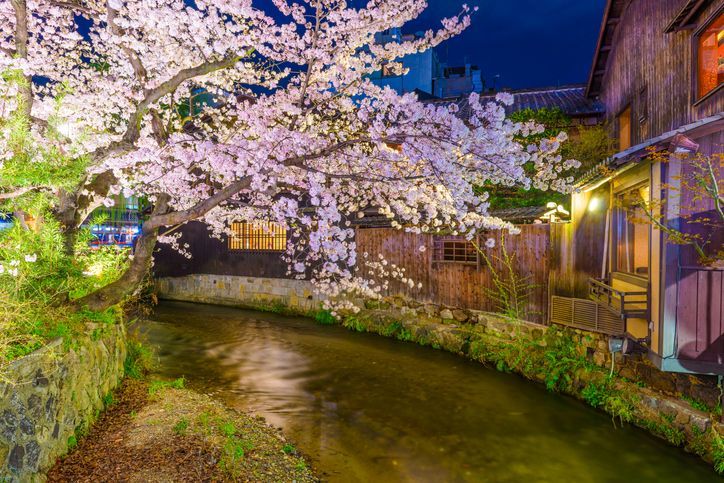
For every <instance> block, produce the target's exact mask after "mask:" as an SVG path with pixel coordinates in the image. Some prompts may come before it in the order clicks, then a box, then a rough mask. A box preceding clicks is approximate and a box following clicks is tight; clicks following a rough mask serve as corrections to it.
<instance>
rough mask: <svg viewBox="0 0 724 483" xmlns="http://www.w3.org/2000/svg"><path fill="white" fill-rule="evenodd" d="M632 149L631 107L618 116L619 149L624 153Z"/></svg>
mask: <svg viewBox="0 0 724 483" xmlns="http://www.w3.org/2000/svg"><path fill="white" fill-rule="evenodd" d="M630 147H631V106H628V107H626V109H624V110H623V112H621V114H619V115H618V149H619V150H620V151H623V150H625V149H628V148H630Z"/></svg>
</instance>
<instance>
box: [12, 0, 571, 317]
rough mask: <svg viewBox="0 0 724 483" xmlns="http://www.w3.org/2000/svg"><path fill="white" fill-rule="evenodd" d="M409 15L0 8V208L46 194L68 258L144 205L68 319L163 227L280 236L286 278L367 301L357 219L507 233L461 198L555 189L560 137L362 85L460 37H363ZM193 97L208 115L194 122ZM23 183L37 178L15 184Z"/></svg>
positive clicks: (405, 10)
mask: <svg viewBox="0 0 724 483" xmlns="http://www.w3.org/2000/svg"><path fill="white" fill-rule="evenodd" d="M425 8H426V2H424V1H421V0H394V1H392V0H369V1H368V2H367V4H366V5H365V6H364V7H361V8H355V7H353V6H351V5H350V2H347V1H344V0H304V1H299V2H291V1H287V0H272V2H271V4H268V5H266V6H265V7H264V8H260V6H259V5H258V2H254V1H252V0H214V1H208V0H195V1H190V0H189V1H184V0H127V1H124V0H107V1H101V0H0V29H1V31H2V35H0V72H1V73H2V78H0V96H1V97H0V113H1V114H0V139H2V141H0V162H2V163H3V164H2V167H0V202H4V203H6V205H7V206H20V205H19V203H20V201H21V200H23V199H24V198H26V197H28V196H38V195H39V194H42V195H43V196H45V197H47V199H48V200H49V203H50V205H51V208H52V213H53V216H54V217H55V218H56V220H57V221H58V222H59V226H60V230H61V231H62V235H63V236H64V237H65V239H66V244H65V246H66V250H67V252H68V256H72V252H73V249H74V248H73V247H74V246H75V238H76V236H77V231H78V229H79V227H80V225H81V224H82V223H83V222H84V221H85V220H86V219H87V217H88V216H89V215H90V213H91V212H92V211H93V210H94V209H95V208H96V207H99V206H101V205H102V204H106V205H110V204H112V200H113V198H114V196H116V195H118V194H124V195H132V194H142V195H144V196H146V197H148V199H149V200H150V201H151V202H152V203H153V212H152V213H151V214H150V215H149V216H148V218H147V219H146V220H145V222H144V223H143V227H142V234H141V236H140V238H139V241H138V243H137V246H136V248H135V254H134V257H133V260H132V262H131V263H130V266H129V268H128V270H127V271H126V272H125V273H124V274H123V275H122V276H121V277H120V279H118V280H117V281H116V282H113V283H111V284H109V285H106V286H105V287H102V288H101V289H99V290H97V291H95V292H93V293H91V294H89V295H87V296H85V297H83V298H81V299H80V300H76V301H74V302H73V303H74V304H75V305H76V306H87V307H89V308H91V309H103V308H105V307H108V306H110V305H113V304H116V303H118V302H119V301H120V300H122V299H123V297H125V296H126V295H128V294H129V293H130V292H131V291H133V290H134V289H135V287H136V286H137V285H138V284H139V282H140V281H141V280H142V278H143V277H144V276H145V274H146V273H147V271H148V269H149V267H150V264H151V260H152V254H153V250H154V247H155V245H156V244H157V243H158V242H167V243H172V244H175V245H177V234H178V232H177V231H175V229H176V228H177V227H179V226H182V225H183V224H185V223H187V222H189V221H191V220H201V221H203V222H205V223H206V224H208V226H209V229H210V230H211V231H212V233H213V234H215V235H222V234H224V233H227V232H228V231H229V226H230V223H231V222H232V221H238V220H247V221H254V220H266V221H273V222H275V223H279V224H281V225H283V226H285V227H287V228H288V229H290V231H292V232H293V233H295V237H296V238H295V239H294V240H293V243H290V245H289V248H288V251H287V257H288V258H287V260H288V262H289V266H290V271H291V272H293V273H296V274H298V275H299V276H300V277H301V276H305V275H310V274H311V276H312V277H313V278H314V279H315V280H316V281H317V282H318V283H319V285H320V287H321V288H323V289H325V290H327V291H329V292H330V293H333V294H334V293H340V290H356V291H358V292H362V293H363V294H367V295H374V294H375V293H377V292H378V290H379V289H378V288H376V287H375V286H374V284H373V283H372V282H369V281H367V280H365V277H364V276H363V273H361V271H359V270H358V271H355V270H354V267H355V265H356V264H357V254H356V249H355V244H354V236H353V234H354V232H353V230H352V229H351V228H350V220H351V219H354V218H355V217H357V216H361V215H359V214H361V212H362V210H363V209H365V208H369V207H374V208H376V209H378V210H379V212H380V213H382V214H384V215H386V216H387V217H389V218H390V219H392V220H393V224H394V226H396V227H398V228H401V229H407V230H413V231H419V232H428V231H437V230H440V229H448V230H452V231H454V232H457V233H464V234H471V236H472V234H473V233H475V232H476V231H478V230H480V229H512V226H511V225H509V224H507V223H505V222H503V221H502V220H499V219H496V218H493V217H491V216H489V215H488V203H487V201H486V200H487V195H486V194H484V193H483V194H481V193H480V190H475V189H474V187H476V186H478V187H479V186H485V185H491V184H492V185H504V186H522V187H524V188H529V187H532V186H534V187H537V188H540V189H555V190H559V191H567V190H568V189H569V188H568V183H569V182H570V181H571V180H570V179H567V178H566V175H565V172H566V170H568V169H569V168H571V167H574V166H575V164H576V162H575V161H569V160H563V159H561V156H560V155H559V154H558V148H559V145H560V143H561V142H562V141H564V140H565V139H564V136H563V135H562V136H559V137H558V138H554V139H543V140H542V141H540V142H537V143H536V144H532V145H523V144H521V143H520V142H518V141H517V139H520V138H521V136H523V137H525V136H527V135H528V134H530V133H535V132H540V131H541V130H542V127H541V126H538V125H536V124H534V123H532V122H529V123H516V122H512V121H510V120H507V119H506V118H505V115H504V110H503V106H502V104H505V103H509V102H511V101H512V98H511V96H509V95H505V94H501V95H499V96H498V98H497V101H498V102H493V103H481V101H480V98H479V97H478V95H477V94H471V95H470V98H469V99H468V101H467V102H468V106H469V113H467V112H468V110H467V109H466V113H467V114H466V115H465V116H461V115H460V113H459V112H457V111H458V105H457V104H455V103H449V104H445V103H442V104H440V103H438V104H425V103H422V102H420V101H419V100H418V99H417V97H416V96H415V95H414V94H404V95H400V94H398V93H396V92H395V91H393V90H391V89H388V88H381V87H378V86H376V85H374V84H373V83H372V82H371V81H370V80H369V78H368V77H369V75H370V74H371V73H373V72H376V71H378V70H380V69H381V68H382V66H383V65H384V64H385V63H387V62H391V61H393V60H395V59H398V58H400V57H402V56H404V55H406V54H411V53H415V52H421V51H424V50H426V49H430V48H433V47H435V46H436V45H438V44H440V43H441V42H443V41H445V40H446V39H448V38H450V37H451V36H454V35H457V34H459V33H460V32H462V31H463V30H464V29H465V28H466V27H467V26H468V25H469V24H470V13H471V12H470V9H469V8H468V7H467V6H465V5H463V6H461V11H460V14H459V15H457V16H455V17H452V18H446V19H442V20H441V26H440V27H439V28H438V29H436V30H430V31H427V32H425V34H424V35H423V36H419V37H417V38H415V39H414V40H409V41H400V42H389V43H385V44H380V43H375V34H376V33H379V32H382V31H384V30H386V29H389V28H391V27H396V26H401V25H404V23H405V22H407V21H409V20H412V19H414V18H416V17H417V16H418V15H419V14H420V13H421V12H422V11H423V10H424V9H425ZM270 9H276V10H278V12H279V13H278V14H275V15H273V16H272V15H271V14H270V13H271V10H270ZM279 19H281V20H279ZM199 93H203V94H204V95H206V96H213V99H214V101H213V102H212V103H211V104H213V105H209V106H206V107H203V108H199V107H198V105H197V108H194V106H195V104H194V98H195V96H198V94H199ZM187 104H191V106H192V107H191V109H188V110H186V111H184V110H182V109H180V108H179V106H181V105H187ZM28 169H33V170H34V171H33V173H35V175H33V176H23V175H22V173H24V172H25V171H23V170H28ZM531 173H532V174H531ZM7 206H6V209H10V208H7ZM14 211H15V213H16V218H17V219H18V222H19V223H23V213H22V210H18V209H14ZM159 233H160V235H159ZM178 248H179V249H180V250H183V247H181V246H179V247H178Z"/></svg>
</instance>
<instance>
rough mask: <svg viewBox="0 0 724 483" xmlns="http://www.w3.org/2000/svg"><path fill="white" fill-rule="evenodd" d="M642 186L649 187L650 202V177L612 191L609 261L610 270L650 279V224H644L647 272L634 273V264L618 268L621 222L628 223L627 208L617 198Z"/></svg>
mask: <svg viewBox="0 0 724 483" xmlns="http://www.w3.org/2000/svg"><path fill="white" fill-rule="evenodd" d="M643 187H648V189H649V200H648V201H649V202H650V201H651V189H652V188H651V179H650V178H648V179H644V180H640V181H637V182H634V183H631V184H627V185H626V186H621V187H619V188H618V189H617V190H615V191H614V192H613V193H612V194H613V206H614V211H613V216H612V217H611V228H612V230H611V235H612V243H611V256H612V258H613V260H612V263H611V272H616V273H624V274H626V275H629V276H632V277H637V278H640V279H646V280H650V279H651V240H652V238H651V236H652V234H651V225H650V224H647V226H646V230H647V240H648V244H647V245H648V246H647V248H646V258H647V261H646V266H647V267H646V268H647V270H648V272H647V274H646V275H641V274H638V273H636V267H635V266H634V267H632V269H633V271H627V270H625V269H622V268H619V262H620V261H621V260H620V255H619V250H620V243H621V235H622V230H621V228H622V226H623V224H625V223H628V215H627V211H628V210H627V209H626V208H625V207H623V206H622V205H621V204H620V202H619V200H620V199H621V198H622V197H624V196H626V195H627V194H628V193H631V192H633V191H637V190H640V189H641V188H643ZM627 243H628V241H627ZM634 258H635V257H634Z"/></svg>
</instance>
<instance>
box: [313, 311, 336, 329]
mask: <svg viewBox="0 0 724 483" xmlns="http://www.w3.org/2000/svg"><path fill="white" fill-rule="evenodd" d="M314 320H316V321H317V323H318V324H322V325H333V324H336V323H337V319H335V318H334V315H332V312H330V311H329V310H320V311H318V312H317V313H316V314H314Z"/></svg>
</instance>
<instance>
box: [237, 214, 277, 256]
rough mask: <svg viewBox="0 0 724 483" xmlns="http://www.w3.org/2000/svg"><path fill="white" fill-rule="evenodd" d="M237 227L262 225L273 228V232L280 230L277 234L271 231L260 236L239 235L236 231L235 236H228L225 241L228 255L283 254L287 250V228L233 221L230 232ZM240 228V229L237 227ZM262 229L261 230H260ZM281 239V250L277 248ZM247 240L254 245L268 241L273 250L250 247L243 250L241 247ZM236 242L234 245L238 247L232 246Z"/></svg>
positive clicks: (259, 222) (253, 234) (273, 224)
mask: <svg viewBox="0 0 724 483" xmlns="http://www.w3.org/2000/svg"><path fill="white" fill-rule="evenodd" d="M239 225H263V226H267V227H274V230H277V229H278V230H281V231H280V232H279V233H277V232H276V231H273V232H272V233H262V234H255V233H251V232H249V233H241V234H239V232H238V231H236V233H237V234H235V235H228V236H227V241H226V249H227V250H228V251H229V252H230V253H284V252H285V251H286V249H287V243H288V242H289V230H288V229H287V228H284V227H283V226H282V225H279V224H278V223H274V222H267V221H254V222H245V221H234V222H232V223H231V226H230V229H231V230H232V231H235V226H239ZM239 228H241V227H239ZM262 229H263V228H262ZM282 239H283V243H282V246H283V247H282V248H277V247H276V246H277V242H279V241H281V240H282ZM245 240H248V241H249V243H250V244H254V242H257V243H262V242H264V241H270V242H271V244H272V246H273V248H259V247H252V248H244V247H243V246H241V245H243V244H244V241H245ZM235 242H236V245H240V246H236V247H235V246H234V245H235Z"/></svg>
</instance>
